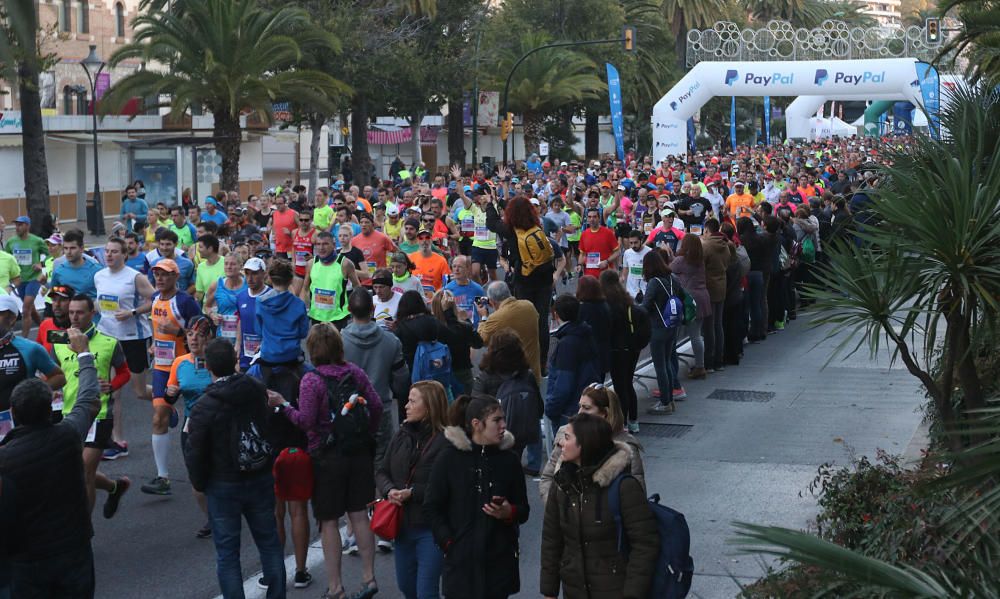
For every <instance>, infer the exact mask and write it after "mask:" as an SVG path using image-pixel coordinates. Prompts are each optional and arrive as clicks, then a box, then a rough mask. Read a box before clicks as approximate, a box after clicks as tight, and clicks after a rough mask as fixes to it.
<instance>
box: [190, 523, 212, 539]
mask: <svg viewBox="0 0 1000 599" xmlns="http://www.w3.org/2000/svg"><path fill="white" fill-rule="evenodd" d="M194 536H195V538H197V539H210V538H212V527H211V526H209V524H208V522H206V523H205V526H202V527H201V528H199V529H198V532H196V533H194Z"/></svg>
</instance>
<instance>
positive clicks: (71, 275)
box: [49, 259, 101, 299]
mask: <svg viewBox="0 0 1000 599" xmlns="http://www.w3.org/2000/svg"><path fill="white" fill-rule="evenodd" d="M99 270H101V265H100V264H97V263H96V262H91V261H90V260H87V259H84V260H83V263H82V264H81V265H80V266H73V265H72V264H70V263H69V260H67V261H65V262H63V263H61V264H58V265H57V266H56V267H55V269H54V271H53V273H52V279H51V282H50V284H49V287H54V286H56V285H69V286H70V287H72V288H73V291H75V292H77V293H80V294H83V295H86V296H87V297H89V298H91V299H93V298H96V297H97V286H96V285H95V284H94V275H96V274H97V272H98V271H99Z"/></svg>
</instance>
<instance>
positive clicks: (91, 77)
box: [80, 44, 106, 235]
mask: <svg viewBox="0 0 1000 599" xmlns="http://www.w3.org/2000/svg"><path fill="white" fill-rule="evenodd" d="M80 66H81V67H83V71H84V72H85V73H87V81H88V82H89V83H90V99H91V105H90V113H91V114H92V115H93V118H94V195H93V196H92V197H91V198H90V201H89V202H87V228H88V229H90V232H91V233H92V234H94V235H104V209H103V207H102V206H101V180H100V171H99V170H98V166H97V153H98V150H97V78H98V77H99V76H100V75H101V71H103V70H104V67H105V66H106V65H105V63H104V61H103V60H101V59H100V58H98V56H97V46H95V45H93V44H91V46H90V54H88V55H87V58H84V59H83V61H81V62H80Z"/></svg>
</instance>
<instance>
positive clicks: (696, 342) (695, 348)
mask: <svg viewBox="0 0 1000 599" xmlns="http://www.w3.org/2000/svg"><path fill="white" fill-rule="evenodd" d="M701 321H702V319H701V318H695V319H694V320H692V321H691V322H689V323H687V324H685V325H684V334H685V335H687V336H688V338H689V339H690V340H691V353H693V354H694V367H695V368H704V367H705V339H704V337H702V336H701ZM676 356H677V352H674V362H675V363H676V362H677V357H676ZM677 380H678V381H680V376H679V375H678V377H677Z"/></svg>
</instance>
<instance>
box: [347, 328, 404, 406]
mask: <svg viewBox="0 0 1000 599" xmlns="http://www.w3.org/2000/svg"><path fill="white" fill-rule="evenodd" d="M341 335H342V336H343V338H344V358H345V359H346V360H347V361H348V362H353V363H354V364H357V365H358V366H360V367H361V369H362V370H364V371H365V373H366V374H367V375H368V379H369V380H370V381H371V382H372V386H373V387H375V391H377V392H378V395H379V397H381V398H382V403H383V404H386V403H388V402H389V400H390V398H392V397H393V395H396V397H397V398H398V399H404V400H405V391H404V390H405V389H408V387H409V382H410V371H409V369H408V368H407V367H406V361H405V360H404V359H403V345H402V343H400V342H399V339H398V338H397V337H396V336H395V335H393V334H392V333H389V332H386V331H385V330H384V329H383V328H382V327H380V326H378V325H377V324H375V323H374V322H366V323H364V324H359V323H357V322H353V321H352V322H351V323H350V324H348V325H347V326H346V327H345V328H344V330H343V331H341ZM393 391H396V393H393ZM400 394H403V395H400Z"/></svg>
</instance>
